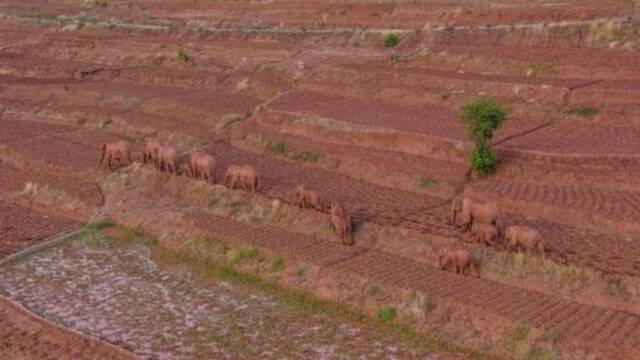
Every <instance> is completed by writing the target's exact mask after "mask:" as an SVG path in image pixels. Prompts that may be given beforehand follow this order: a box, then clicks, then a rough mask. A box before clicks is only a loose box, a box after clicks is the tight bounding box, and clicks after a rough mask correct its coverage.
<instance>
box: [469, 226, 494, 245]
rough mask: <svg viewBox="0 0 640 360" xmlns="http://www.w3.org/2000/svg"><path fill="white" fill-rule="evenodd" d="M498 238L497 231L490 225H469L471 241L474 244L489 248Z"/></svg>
mask: <svg viewBox="0 0 640 360" xmlns="http://www.w3.org/2000/svg"><path fill="white" fill-rule="evenodd" d="M497 238H498V229H496V227H495V226H494V225H492V224H483V223H473V224H472V225H471V239H472V240H473V241H474V242H477V243H482V244H485V245H486V246H491V245H492V244H494V243H495V241H496V240H497Z"/></svg>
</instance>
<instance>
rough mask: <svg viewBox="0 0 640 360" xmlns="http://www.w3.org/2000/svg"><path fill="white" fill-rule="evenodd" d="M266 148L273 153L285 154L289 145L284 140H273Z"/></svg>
mask: <svg viewBox="0 0 640 360" xmlns="http://www.w3.org/2000/svg"><path fill="white" fill-rule="evenodd" d="M267 150H269V151H271V152H272V153H275V154H286V153H287V152H288V151H289V147H288V146H287V143H285V142H275V143H270V144H269V145H267Z"/></svg>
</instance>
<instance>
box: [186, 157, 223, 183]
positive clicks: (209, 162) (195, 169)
mask: <svg viewBox="0 0 640 360" xmlns="http://www.w3.org/2000/svg"><path fill="white" fill-rule="evenodd" d="M190 164H191V176H192V177H193V178H196V179H200V178H202V179H204V180H205V181H207V182H212V183H215V181H216V167H217V166H218V163H217V162H216V159H214V157H213V156H211V155H209V154H205V153H203V152H199V151H198V152H194V153H193V154H191V159H190Z"/></svg>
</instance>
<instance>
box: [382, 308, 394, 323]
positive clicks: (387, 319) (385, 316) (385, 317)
mask: <svg viewBox="0 0 640 360" xmlns="http://www.w3.org/2000/svg"><path fill="white" fill-rule="evenodd" d="M395 319H396V309H395V308H393V307H391V306H385V307H383V308H381V309H380V311H378V320H380V321H382V322H383V323H387V324H388V323H392V322H393V320H395Z"/></svg>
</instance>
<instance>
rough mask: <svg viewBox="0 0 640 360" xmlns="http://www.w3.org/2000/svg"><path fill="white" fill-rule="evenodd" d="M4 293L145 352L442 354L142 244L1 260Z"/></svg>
mask: <svg viewBox="0 0 640 360" xmlns="http://www.w3.org/2000/svg"><path fill="white" fill-rule="evenodd" d="M0 293H2V295H4V296H6V297H8V298H11V299H13V300H14V301H16V302H18V303H20V304H22V305H23V306H25V307H26V308H28V309H30V310H31V311H33V312H34V313H36V314H38V315H39V316H42V317H44V318H46V319H48V320H51V321H53V322H56V323H59V324H62V325H64V326H66V327H69V328H72V329H75V330H78V331H80V332H82V333H85V334H88V335H91V336H94V337H96V338H100V339H103V340H106V341H108V342H110V343H112V344H115V345H117V346H120V347H123V348H125V349H128V350H129V351H131V352H133V353H134V354H136V355H138V356H140V357H141V358H148V359H175V358H180V359H188V358H208V359H274V358H275V359H282V358H296V359H297V358H304V359H351V358H354V359H395V358H397V359H407V358H412V359H413V358H420V359H437V358H439V357H438V356H436V355H434V354H427V353H424V352H422V351H418V350H416V349H411V348H407V347H405V346H404V345H402V344H401V343H398V342H397V341H395V339H394V337H393V336H392V335H390V334H386V333H384V332H381V331H377V330H375V329H374V328H370V327H369V326H364V327H362V326H360V325H362V324H360V323H349V322H348V321H345V320H338V319H337V318H333V317H332V316H331V315H327V314H318V313H316V314H309V313H303V312H301V311H298V310H296V308H295V306H293V305H290V304H285V303H283V302H282V301H280V300H278V299H277V298H275V297H273V296H272V295H271V294H267V293H263V292H261V291H260V290H256V289H251V288H250V287H247V286H241V285H234V284H231V283H228V282H225V281H222V280H218V281H203V280H202V279H200V278H199V277H197V276H195V275H194V274H193V273H192V272H190V270H189V269H188V267H178V268H176V267H175V266H172V267H168V266H167V265H163V264H160V263H158V262H157V261H155V260H154V257H153V256H152V253H151V249H150V248H149V247H147V246H145V245H142V244H139V243H135V242H132V243H126V242H112V241H109V240H107V239H106V238H104V237H91V238H84V239H77V240H74V241H72V242H69V243H67V244H64V245H61V246H58V247H55V248H50V249H47V250H43V251H41V252H38V253H36V254H33V255H31V256H30V257H28V258H26V259H23V260H20V261H18V262H14V263H11V264H9V265H5V266H4V267H3V268H1V269H0Z"/></svg>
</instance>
